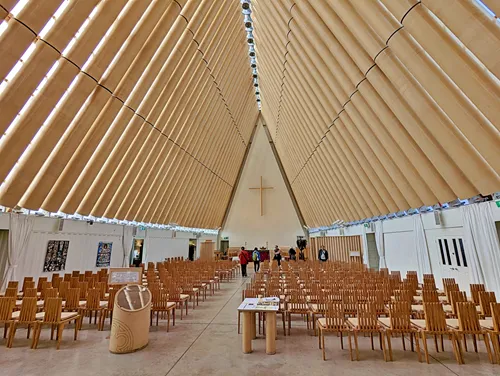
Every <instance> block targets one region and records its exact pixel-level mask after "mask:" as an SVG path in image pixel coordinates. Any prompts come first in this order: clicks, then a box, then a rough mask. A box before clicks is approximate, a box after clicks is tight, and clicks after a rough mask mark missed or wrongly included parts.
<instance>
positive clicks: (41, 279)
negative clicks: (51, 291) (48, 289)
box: [36, 277, 48, 292]
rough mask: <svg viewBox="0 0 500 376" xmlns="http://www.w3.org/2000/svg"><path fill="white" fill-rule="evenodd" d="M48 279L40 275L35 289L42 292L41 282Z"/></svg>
mask: <svg viewBox="0 0 500 376" xmlns="http://www.w3.org/2000/svg"><path fill="white" fill-rule="evenodd" d="M47 281H48V278H47V277H40V278H38V284H37V286H36V291H38V292H42V289H43V284H44V283H45V282H47Z"/></svg>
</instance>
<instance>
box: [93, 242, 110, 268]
mask: <svg viewBox="0 0 500 376" xmlns="http://www.w3.org/2000/svg"><path fill="white" fill-rule="evenodd" d="M112 247H113V243H105V242H99V245H98V246H97V259H96V261H95V266H96V267H98V268H107V267H109V266H110V265H111V248H112Z"/></svg>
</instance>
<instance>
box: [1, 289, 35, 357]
mask: <svg viewBox="0 0 500 376" xmlns="http://www.w3.org/2000/svg"><path fill="white" fill-rule="evenodd" d="M36 302H37V298H36V297H31V298H26V297H25V298H23V303H22V304H21V310H20V311H17V312H14V313H13V314H12V318H13V319H14V322H13V323H12V324H11V328H10V332H9V341H8V343H7V347H9V348H10V347H12V344H13V343H14V337H15V336H16V330H17V328H18V327H19V325H26V326H27V327H28V334H27V338H28V339H29V338H30V331H31V328H32V327H33V328H34V329H36V325H37V322H36V309H37V307H36ZM33 344H34V339H33V342H32V344H31V348H33Z"/></svg>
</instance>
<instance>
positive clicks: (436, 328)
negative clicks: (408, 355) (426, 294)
mask: <svg viewBox="0 0 500 376" xmlns="http://www.w3.org/2000/svg"><path fill="white" fill-rule="evenodd" d="M424 313H425V321H424V320H411V322H412V324H413V325H415V326H416V327H417V328H418V329H419V331H420V334H421V337H422V341H423V343H424V353H425V360H426V362H427V364H429V363H430V361H429V350H428V348H427V335H429V334H430V335H434V341H435V344H436V349H437V348H438V344H437V336H441V339H442V338H443V337H442V336H444V335H447V336H449V337H450V339H451V342H452V345H453V353H454V354H455V358H456V360H457V363H458V364H463V358H462V351H461V349H460V342H459V341H458V339H457V336H456V333H455V332H454V331H453V330H452V329H451V328H449V327H448V325H447V324H446V316H445V313H444V311H443V306H442V304H441V303H424ZM441 347H442V349H443V347H444V344H443V342H441ZM438 351H439V350H438Z"/></svg>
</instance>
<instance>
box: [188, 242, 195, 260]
mask: <svg viewBox="0 0 500 376" xmlns="http://www.w3.org/2000/svg"><path fill="white" fill-rule="evenodd" d="M195 255H196V239H189V251H188V260H189V261H194V256H195Z"/></svg>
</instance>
